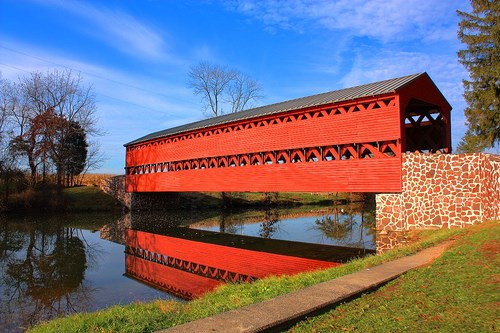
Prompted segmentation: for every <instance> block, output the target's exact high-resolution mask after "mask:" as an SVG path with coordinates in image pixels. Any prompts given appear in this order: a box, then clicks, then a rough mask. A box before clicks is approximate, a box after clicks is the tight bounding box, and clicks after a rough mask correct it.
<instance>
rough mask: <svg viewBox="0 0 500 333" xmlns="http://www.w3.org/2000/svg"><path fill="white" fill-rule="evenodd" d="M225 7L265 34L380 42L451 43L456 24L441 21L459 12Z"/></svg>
mask: <svg viewBox="0 0 500 333" xmlns="http://www.w3.org/2000/svg"><path fill="white" fill-rule="evenodd" d="M231 4H232V8H233V9H235V10H237V11H239V12H242V13H244V14H246V15H248V16H250V17H252V18H254V19H258V20H262V21H263V22H264V23H265V24H266V25H267V26H268V27H271V28H280V29H294V30H298V31H301V30H304V29H308V28H311V27H313V28H314V27H315V28H322V29H328V30H339V31H343V32H344V33H349V34H351V35H354V36H360V37H370V38H374V39H377V40H381V41H384V42H390V41H395V40H397V41H399V40H402V39H410V40H416V39H427V38H428V39H430V40H433V39H435V38H439V39H447V40H451V39H455V38H456V21H455V20H453V19H448V20H446V19H444V18H449V17H450V15H449V13H450V12H454V11H455V9H457V7H459V6H462V7H463V6H464V5H463V4H460V3H456V2H455V1H442V0H426V1H421V0H370V1H366V0H338V1H323V0H287V1H280V0H269V1H252V0H235V1H233V2H232V3H231ZM445 14H446V15H445ZM450 26H453V29H450Z"/></svg>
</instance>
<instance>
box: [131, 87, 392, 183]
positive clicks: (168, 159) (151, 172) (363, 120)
mask: <svg viewBox="0 0 500 333" xmlns="http://www.w3.org/2000/svg"><path fill="white" fill-rule="evenodd" d="M397 101H398V99H397V96H396V95H385V96H381V97H378V98H365V99H362V100H357V101H351V102H349V103H346V102H344V103H338V104H329V105H323V106H321V107H315V108H305V109H302V110H293V111H290V112H286V113H281V114H274V115H272V116H267V117H260V118H257V119H250V120H244V121H238V122H233V123H229V124H224V125H220V126H214V127H212V128H204V129H200V130H197V131H191V132H187V133H181V134H179V135H172V136H170V137H166V138H161V139H157V140H152V141H150V142H143V143H140V144H135V145H132V146H130V147H127V157H126V163H127V191H129V192H155V191H157V192H161V191H324V192H331V191H345V192H399V191H401V147H400V138H401V134H400V131H401V120H400V109H399V105H398V103H397ZM295 150H296V151H297V153H296V155H295V157H296V161H295V162H299V163H291V161H290V159H293V158H294V157H293V156H294V155H293V154H294V153H293V152H294V151H295ZM328 151H331V153H330V154H329V153H327V152H328ZM325 152H326V153H325ZM279 155H283V156H284V155H287V157H283V158H282V161H281V162H285V163H284V164H280V163H278V161H277V160H278V159H279V157H278V156H279ZM299 155H300V156H299ZM306 155H307V156H306ZM327 155H328V156H327ZM252 158H255V159H259V162H257V161H253V160H252ZM245 159H247V161H246V162H244V163H245V164H247V165H245V166H241V165H240V164H241V161H242V160H245ZM307 161H309V162H307ZM257 163H258V164H260V165H248V164H257ZM268 163H271V164H268ZM202 164H205V165H204V166H202ZM203 167H204V168H203Z"/></svg>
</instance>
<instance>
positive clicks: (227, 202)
mask: <svg viewBox="0 0 500 333" xmlns="http://www.w3.org/2000/svg"><path fill="white" fill-rule="evenodd" d="M176 201H177V204H176V205H175V209H184V210H220V209H223V210H227V211H231V210H238V209H252V208H262V207H298V206H332V205H339V204H348V203H352V202H360V203H367V204H372V205H373V204H374V197H373V195H367V194H361V193H277V192H273V193H251V192H244V193H243V192H237V193H219V192H200V193H198V192H182V193H179V194H178V199H177V200H176ZM125 209H126V208H125V207H124V206H123V205H122V204H121V203H120V202H119V201H118V200H117V199H116V198H113V197H112V196H110V195H109V194H106V193H105V192H103V191H102V190H101V189H100V188H99V187H97V186H94V185H88V186H85V185H84V186H76V187H70V188H65V189H63V191H62V193H57V191H56V190H55V188H48V187H47V188H43V189H38V190H27V191H25V192H22V193H18V194H16V195H13V196H11V198H10V199H9V201H8V202H7V203H5V204H4V207H3V211H4V212H13V213H23V212H32V213H33V212H54V213H55V212H92V211H93V212H111V211H117V210H125Z"/></svg>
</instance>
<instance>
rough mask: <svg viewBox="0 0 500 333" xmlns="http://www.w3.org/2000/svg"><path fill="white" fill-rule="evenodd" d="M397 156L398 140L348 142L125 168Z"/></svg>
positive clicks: (168, 168) (143, 169) (152, 170)
mask: <svg viewBox="0 0 500 333" xmlns="http://www.w3.org/2000/svg"><path fill="white" fill-rule="evenodd" d="M397 155H398V143H397V141H396V140H393V141H387V142H371V143H362V144H354V143H353V144H345V145H333V146H323V147H311V148H301V149H289V150H279V151H270V152H258V153H250V154H243V155H232V156H219V157H211V158H200V159H191V160H185V161H172V162H161V163H154V164H146V165H139V166H131V167H127V168H126V173H127V175H137V174H139V175H140V174H149V173H158V172H174V171H182V170H198V169H201V170H203V169H213V168H225V167H244V166H247V165H272V164H285V163H301V162H318V161H337V160H348V159H359V158H385V157H394V156H397Z"/></svg>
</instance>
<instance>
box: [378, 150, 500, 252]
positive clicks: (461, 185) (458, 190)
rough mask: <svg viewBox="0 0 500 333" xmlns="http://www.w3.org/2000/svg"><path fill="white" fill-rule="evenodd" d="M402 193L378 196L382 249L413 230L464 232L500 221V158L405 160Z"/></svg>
mask: <svg viewBox="0 0 500 333" xmlns="http://www.w3.org/2000/svg"><path fill="white" fill-rule="evenodd" d="M402 160H403V161H402V162H403V165H402V168H403V169H402V192H401V193H384V194H377V196H376V204H377V208H376V210H377V212H376V213H377V230H378V234H377V235H378V236H377V251H379V252H383V251H384V250H387V249H389V248H392V247H394V246H395V245H397V244H398V243H401V242H404V232H405V231H408V230H414V229H432V228H436V229H437V228H462V227H465V226H467V225H472V224H475V223H481V222H483V221H486V220H495V219H500V156H499V155H492V154H482V153H478V154H420V153H407V154H403V156H402Z"/></svg>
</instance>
